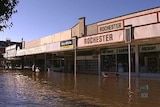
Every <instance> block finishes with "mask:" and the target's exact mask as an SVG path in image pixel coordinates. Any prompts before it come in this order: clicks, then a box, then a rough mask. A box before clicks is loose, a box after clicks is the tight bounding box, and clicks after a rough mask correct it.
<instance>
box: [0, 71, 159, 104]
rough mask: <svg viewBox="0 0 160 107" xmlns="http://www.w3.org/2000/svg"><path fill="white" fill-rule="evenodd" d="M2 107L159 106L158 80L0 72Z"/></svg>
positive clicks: (0, 102) (52, 73) (59, 73)
mask: <svg viewBox="0 0 160 107" xmlns="http://www.w3.org/2000/svg"><path fill="white" fill-rule="evenodd" d="M0 93H1V94H0V106H2V107H160V79H159V78H132V80H131V91H129V90H128V78H127V77H121V76H120V77H119V78H104V77H102V76H98V75H93V74H77V75H76V77H75V76H74V74H72V73H61V72H39V73H35V72H32V71H25V70H22V71H21V70H10V71H7V70H6V71H5V70H1V71H0Z"/></svg>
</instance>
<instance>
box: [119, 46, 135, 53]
mask: <svg viewBox="0 0 160 107" xmlns="http://www.w3.org/2000/svg"><path fill="white" fill-rule="evenodd" d="M134 52H135V47H131V53H134ZM117 53H118V54H126V53H128V47H124V48H118V49H117Z"/></svg>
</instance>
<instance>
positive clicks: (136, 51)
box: [135, 45, 139, 76]
mask: <svg viewBox="0 0 160 107" xmlns="http://www.w3.org/2000/svg"><path fill="white" fill-rule="evenodd" d="M135 73H136V75H137V76H138V75H139V51H138V45H135Z"/></svg>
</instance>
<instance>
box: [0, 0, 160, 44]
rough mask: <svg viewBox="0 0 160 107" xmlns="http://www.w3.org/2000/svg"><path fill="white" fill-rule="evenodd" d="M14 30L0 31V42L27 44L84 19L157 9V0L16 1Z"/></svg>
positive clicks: (95, 20) (103, 18) (91, 21)
mask: <svg viewBox="0 0 160 107" xmlns="http://www.w3.org/2000/svg"><path fill="white" fill-rule="evenodd" d="M19 1H20V2H19V4H18V6H17V7H16V9H17V10H18V12H17V13H16V14H14V15H13V16H12V18H11V19H10V21H11V22H13V27H11V28H10V29H5V30H4V31H3V32H0V41H5V40H6V39H10V40H11V41H14V42H20V41H21V39H22V38H23V40H24V41H26V42H29V41H32V40H36V39H39V38H42V37H45V36H49V35H52V34H56V33H59V32H63V31H66V30H69V29H70V28H72V27H73V26H74V25H75V24H77V23H78V19H79V18H81V17H86V24H92V23H95V22H99V21H102V20H106V19H110V18H114V17H118V16H122V15H126V14H130V13H134V12H137V11H142V10H146V9H150V8H155V7H159V6H160V0H19Z"/></svg>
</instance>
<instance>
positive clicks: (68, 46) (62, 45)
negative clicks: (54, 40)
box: [60, 40, 73, 50]
mask: <svg viewBox="0 0 160 107" xmlns="http://www.w3.org/2000/svg"><path fill="white" fill-rule="evenodd" d="M60 49H61V50H64V49H73V40H67V41H61V42H60Z"/></svg>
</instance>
